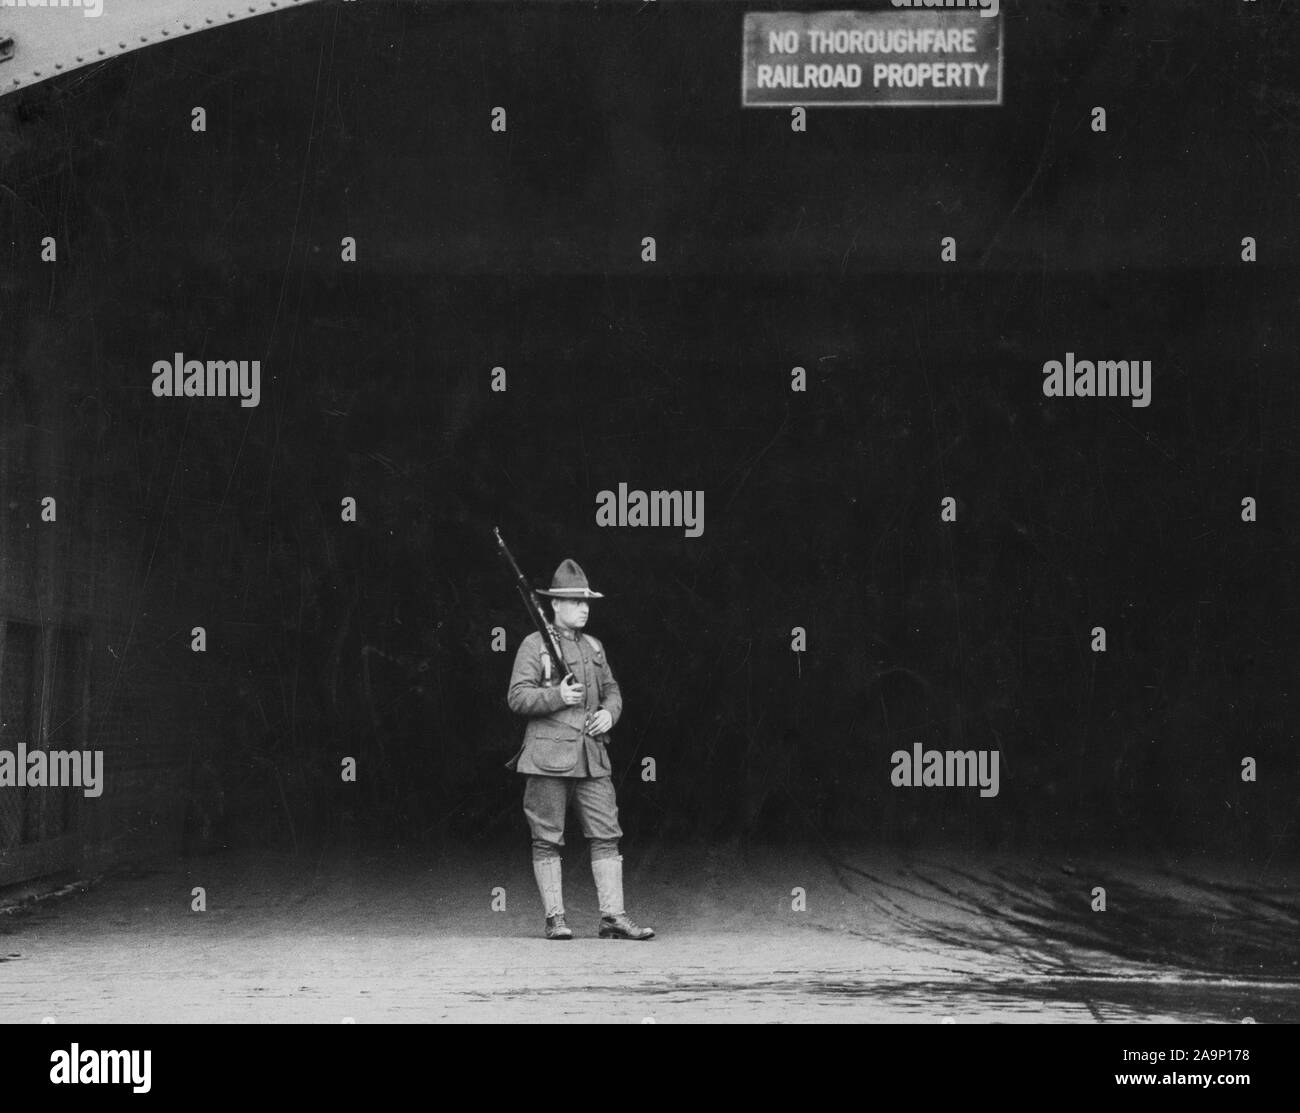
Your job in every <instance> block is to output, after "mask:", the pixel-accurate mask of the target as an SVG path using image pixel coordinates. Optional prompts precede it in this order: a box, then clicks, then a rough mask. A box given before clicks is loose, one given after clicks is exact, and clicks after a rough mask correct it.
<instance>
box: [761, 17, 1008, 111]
mask: <svg viewBox="0 0 1300 1113" xmlns="http://www.w3.org/2000/svg"><path fill="white" fill-rule="evenodd" d="M744 33H745V62H744V78H743V81H744V85H743V103H744V105H745V106H747V107H760V106H769V107H782V106H791V105H827V106H842V107H851V106H895V107H906V106H911V105H959V104H971V105H980V104H986V105H987V104H1001V103H1002V20H1001V19H1000V18H994V19H987V18H983V17H982V16H981V15H980V13H979V12H977V11H933V12H931V11H916V12H893V11H884V12H882V11H875V12H749V13H747V14H746V15H745V25H744Z"/></svg>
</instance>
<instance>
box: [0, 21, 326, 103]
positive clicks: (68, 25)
mask: <svg viewBox="0 0 1300 1113" xmlns="http://www.w3.org/2000/svg"><path fill="white" fill-rule="evenodd" d="M318 2H319V0H239V2H238V3H236V2H234V0H0V96H3V95H4V94H6V93H12V92H16V91H17V90H19V89H23V88H26V87H27V86H30V85H35V84H37V83H39V82H41V81H47V80H49V79H50V78H52V77H57V76H59V75H60V74H65V73H69V72H70V71H72V70H75V69H79V68H80V67H82V66H89V65H92V64H94V63H96V62H103V61H106V60H108V59H109V58H115V57H117V56H119V55H122V54H129V53H130V52H131V51H133V50H140V49H143V48H144V47H146V46H154V45H156V44H158V43H163V42H167V41H169V40H171V39H179V38H182V37H183V36H185V35H195V34H198V33H199V32H200V31H208V30H211V29H212V28H214V27H220V26H222V25H223V24H227V23H234V22H236V21H237V20H241V19H252V18H254V17H255V16H263V15H274V14H275V13H276V12H282V11H288V10H291V9H293V8H301V7H305V6H306V5H307V4H314V3H318Z"/></svg>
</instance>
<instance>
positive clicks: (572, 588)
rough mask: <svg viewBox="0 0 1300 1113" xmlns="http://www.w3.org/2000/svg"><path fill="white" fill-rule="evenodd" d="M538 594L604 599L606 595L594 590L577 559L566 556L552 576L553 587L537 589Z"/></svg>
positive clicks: (552, 597)
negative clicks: (547, 589)
mask: <svg viewBox="0 0 1300 1113" xmlns="http://www.w3.org/2000/svg"><path fill="white" fill-rule="evenodd" d="M537 594H538V595H546V596H548V597H549V598H551V599H604V598H605V596H604V595H602V594H601V593H600V592H599V591H592V590H591V587H590V586H589V585H588V583H587V573H585V572H584V571H583V570H582V568H581V567H580V566H579V564H578V562H577V561H576V560H571V559H569V558H568V557H566V558H565V559H564V560H562V561H561V562H560V566H559V567H558V568H557V569H556V570H555V575H554V576H552V577H551V587H550V590H549V591H543V590H542V589H541V588H538V590H537Z"/></svg>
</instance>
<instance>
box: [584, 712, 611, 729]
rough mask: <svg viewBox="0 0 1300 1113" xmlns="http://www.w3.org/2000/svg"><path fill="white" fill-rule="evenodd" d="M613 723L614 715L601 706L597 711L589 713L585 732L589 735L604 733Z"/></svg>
mask: <svg viewBox="0 0 1300 1113" xmlns="http://www.w3.org/2000/svg"><path fill="white" fill-rule="evenodd" d="M613 725H614V716H613V715H611V714H610V713H609V712H608V711H606V710H605V709H604V708H603V707H602V708H601V709H600V710H599V711H593V712H592V713H591V720H590V721H589V722H588V724H587V733H588V734H591V735H596V734H604V733H605V732H606V731H608V730H609V728H610V727H612V726H613Z"/></svg>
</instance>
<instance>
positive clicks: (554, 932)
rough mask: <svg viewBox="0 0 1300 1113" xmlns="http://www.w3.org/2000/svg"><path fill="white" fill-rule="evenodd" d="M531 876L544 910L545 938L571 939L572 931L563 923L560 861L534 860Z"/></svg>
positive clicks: (548, 859)
mask: <svg viewBox="0 0 1300 1113" xmlns="http://www.w3.org/2000/svg"><path fill="white" fill-rule="evenodd" d="M533 876H534V877H535V878H536V879H537V891H538V892H539V893H541V894H542V907H543V908H544V909H545V910H546V938H547V939H572V938H573V929H572V928H570V927H569V925H568V924H566V923H565V922H564V890H563V886H562V885H561V867H560V859H559V858H534V859H533Z"/></svg>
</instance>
